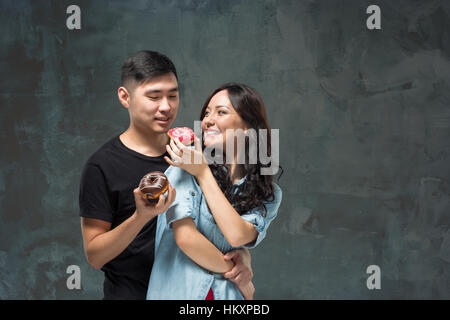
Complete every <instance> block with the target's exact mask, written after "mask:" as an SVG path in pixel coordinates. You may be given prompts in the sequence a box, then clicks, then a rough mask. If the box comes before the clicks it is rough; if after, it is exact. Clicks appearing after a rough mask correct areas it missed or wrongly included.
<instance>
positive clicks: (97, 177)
mask: <svg viewBox="0 0 450 320" xmlns="http://www.w3.org/2000/svg"><path fill="white" fill-rule="evenodd" d="M79 205H80V216H81V217H85V218H93V219H100V220H104V221H107V222H112V221H113V212H114V211H113V209H112V207H111V202H110V197H109V190H108V186H107V183H106V181H105V177H104V175H103V172H102V171H101V169H100V168H99V167H98V166H97V165H95V164H92V163H89V162H88V163H86V165H85V166H84V168H83V173H82V175H81V183H80V195H79Z"/></svg>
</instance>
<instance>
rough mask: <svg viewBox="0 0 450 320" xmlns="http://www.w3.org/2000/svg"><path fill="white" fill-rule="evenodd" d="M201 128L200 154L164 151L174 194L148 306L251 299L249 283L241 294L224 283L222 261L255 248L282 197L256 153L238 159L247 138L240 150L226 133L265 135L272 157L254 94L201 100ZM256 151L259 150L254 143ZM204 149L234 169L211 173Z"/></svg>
mask: <svg viewBox="0 0 450 320" xmlns="http://www.w3.org/2000/svg"><path fill="white" fill-rule="evenodd" d="M200 120H201V122H202V131H203V137H204V141H203V146H202V145H201V143H200V141H199V139H198V138H196V146H197V147H196V148H195V149H193V148H190V147H186V146H184V145H182V144H181V143H180V142H178V141H174V140H171V141H170V144H169V145H168V146H167V151H168V153H169V154H170V156H171V159H169V158H167V157H166V158H165V159H166V161H167V162H168V163H169V164H170V165H171V166H170V167H169V168H168V169H167V171H166V175H167V177H168V179H169V181H170V183H171V185H172V186H173V187H174V188H175V189H176V190H177V193H176V200H175V201H174V203H173V204H172V206H171V207H170V208H169V210H167V212H166V213H164V214H163V215H160V216H158V227H157V234H156V248H157V251H156V253H155V262H154V265H153V269H152V272H151V277H150V282H149V287H148V292H147V299H187V300H197V299H201V300H202V299H205V298H208V299H211V298H213V299H227V300H230V299H244V298H245V299H251V298H252V296H253V292H254V287H253V284H252V283H251V282H250V283H249V284H248V285H246V286H245V287H242V288H238V287H237V286H236V285H235V284H234V283H233V282H231V281H229V280H227V279H225V278H224V277H223V275H222V274H223V273H225V272H227V271H229V270H230V269H231V268H232V267H233V262H232V261H227V260H225V259H224V257H223V253H224V252H228V251H230V250H233V249H236V248H242V247H246V248H253V247H255V246H256V245H258V244H259V243H260V242H261V240H262V239H263V238H264V237H265V235H266V231H267V228H268V226H269V224H270V223H271V221H272V220H273V219H274V218H275V217H276V215H277V211H278V208H279V206H280V202H281V194H282V193H281V189H280V188H279V187H278V186H277V185H276V184H275V183H273V182H272V178H273V177H272V176H270V175H261V173H260V170H261V168H263V167H264V166H267V167H269V166H270V164H266V165H262V164H261V162H260V161H259V160H260V159H259V152H257V153H256V154H257V155H258V159H257V161H256V163H255V164H251V163H252V162H251V161H248V160H249V156H248V155H244V157H243V158H239V157H241V156H243V155H242V154H241V153H242V152H246V151H248V150H249V149H250V146H249V138H248V137H247V138H245V139H246V140H245V144H246V146H245V148H239V147H238V146H237V143H236V142H237V140H238V139H237V137H236V135H230V134H229V133H230V130H229V129H233V130H238V129H241V133H242V132H243V133H246V132H247V130H249V129H250V128H252V129H254V130H256V132H258V129H266V130H267V131H268V132H269V134H268V141H267V142H266V148H267V150H268V153H270V150H271V141H270V127H269V124H268V121H267V115H266V111H265V107H264V103H263V101H262V99H261V97H260V96H259V94H258V93H257V92H256V91H255V90H253V89H252V88H250V87H248V86H246V85H243V84H237V83H230V84H226V85H223V86H221V87H219V88H217V89H216V90H214V91H213V93H212V94H211V95H210V96H209V98H208V99H207V100H206V102H205V104H204V106H203V108H202V111H201V114H200ZM227 130H228V134H227ZM233 132H236V131H232V132H231V133H233ZM257 137H258V139H259V136H258V135H257ZM254 142H255V141H253V143H254ZM231 143H233V145H234V148H231V147H230V144H231ZM227 146H228V148H227ZM254 147H256V148H259V141H257V143H256V146H254ZM204 148H210V149H214V150H215V152H216V153H220V152H223V154H224V157H223V159H227V160H229V159H232V160H233V161H231V162H230V163H227V162H225V163H224V164H217V163H212V164H210V165H208V163H207V161H206V158H205V156H204V152H202V150H203V149H204ZM227 152H228V153H230V152H232V153H233V154H231V155H230V154H226V153H227ZM214 155H215V156H217V154H214ZM195 157H199V158H200V159H202V161H201V163H198V162H199V161H194V158H195ZM238 159H245V161H243V162H244V163H242V161H237V160H238Z"/></svg>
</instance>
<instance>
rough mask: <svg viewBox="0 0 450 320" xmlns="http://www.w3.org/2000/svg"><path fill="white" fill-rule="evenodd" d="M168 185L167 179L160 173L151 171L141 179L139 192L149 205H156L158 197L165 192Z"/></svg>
mask: <svg viewBox="0 0 450 320" xmlns="http://www.w3.org/2000/svg"><path fill="white" fill-rule="evenodd" d="M168 188H169V183H168V180H167V177H166V175H165V174H164V173H162V172H161V171H152V172H149V173H147V174H146V175H145V176H143V177H142V179H141V182H140V183H139V190H140V191H141V193H142V196H143V197H144V199H147V201H148V202H150V203H156V202H158V200H159V196H160V195H161V194H163V193H165V192H166V191H167V189H168Z"/></svg>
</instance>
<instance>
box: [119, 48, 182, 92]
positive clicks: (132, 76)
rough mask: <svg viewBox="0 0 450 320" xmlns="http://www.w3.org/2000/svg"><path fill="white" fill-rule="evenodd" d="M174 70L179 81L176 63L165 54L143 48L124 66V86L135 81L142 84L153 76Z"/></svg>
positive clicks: (122, 77) (122, 80) (122, 76)
mask: <svg viewBox="0 0 450 320" xmlns="http://www.w3.org/2000/svg"><path fill="white" fill-rule="evenodd" d="M170 72H172V73H173V74H174V75H175V78H176V79H177V81H178V75H177V70H176V69H175V65H174V64H173V62H172V61H170V59H169V58H167V57H166V56H165V55H163V54H161V53H159V52H156V51H149V50H143V51H139V52H138V53H136V54H135V55H133V56H132V57H130V58H128V59H127V60H126V61H125V62H124V64H123V66H122V75H121V82H122V86H126V85H127V84H130V82H135V83H137V84H142V83H144V82H146V81H148V80H151V79H152V78H155V77H158V76H161V75H163V74H167V73H170Z"/></svg>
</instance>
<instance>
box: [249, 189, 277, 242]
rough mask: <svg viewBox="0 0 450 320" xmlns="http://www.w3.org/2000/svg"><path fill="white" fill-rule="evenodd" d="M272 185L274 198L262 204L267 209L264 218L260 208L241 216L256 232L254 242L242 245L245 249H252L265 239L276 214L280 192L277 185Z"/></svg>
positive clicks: (262, 210)
mask: <svg viewBox="0 0 450 320" xmlns="http://www.w3.org/2000/svg"><path fill="white" fill-rule="evenodd" d="M273 185H274V195H275V197H274V200H273V201H272V202H264V204H265V206H266V209H267V212H266V215H265V216H263V213H264V209H262V208H254V209H252V210H250V211H249V212H248V213H245V214H243V215H242V216H241V217H242V218H243V219H244V220H246V221H248V222H250V223H252V224H253V225H254V226H255V229H256V231H258V236H257V238H256V239H255V240H254V241H252V242H250V243H247V244H246V245H244V247H245V248H249V249H251V248H254V247H256V246H257V245H258V244H259V243H260V242H261V241H262V240H263V239H264V238H265V236H266V233H267V229H268V228H269V225H270V223H271V222H272V221H273V219H275V217H276V216H277V214H278V208H279V207H280V204H281V198H282V192H281V189H280V187H279V186H278V185H276V184H275V183H274V184H273Z"/></svg>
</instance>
